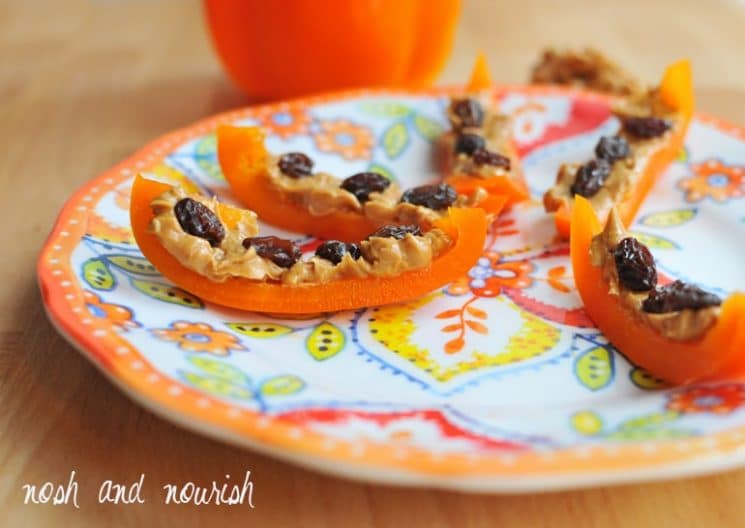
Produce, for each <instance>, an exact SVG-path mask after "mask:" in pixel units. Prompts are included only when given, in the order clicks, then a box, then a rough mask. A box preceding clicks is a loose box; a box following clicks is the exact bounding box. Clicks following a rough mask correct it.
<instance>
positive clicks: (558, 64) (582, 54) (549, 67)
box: [530, 48, 646, 96]
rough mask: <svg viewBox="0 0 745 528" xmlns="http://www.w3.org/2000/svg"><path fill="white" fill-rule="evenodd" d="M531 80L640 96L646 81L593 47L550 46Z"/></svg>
mask: <svg viewBox="0 0 745 528" xmlns="http://www.w3.org/2000/svg"><path fill="white" fill-rule="evenodd" d="M530 82H532V83H535V84H563V85H567V86H573V87H576V88H584V89H586V90H593V91H596V92H602V93H607V94H612V95H622V96H629V95H637V94H642V93H644V91H645V90H646V88H645V86H644V83H642V82H641V81H639V79H637V78H636V77H635V76H634V75H631V74H630V73H629V72H627V71H626V70H625V69H623V68H622V67H621V66H619V65H618V64H617V63H616V62H614V61H613V60H611V59H609V58H608V57H606V56H605V55H604V54H603V53H601V52H599V51H598V50H596V49H594V48H585V49H583V50H557V49H553V48H549V49H547V50H545V51H544V52H543V55H542V56H541V59H540V61H539V62H538V63H537V64H536V65H535V66H534V67H533V72H532V75H531V77H530Z"/></svg>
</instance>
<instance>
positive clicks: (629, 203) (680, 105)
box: [554, 59, 694, 239]
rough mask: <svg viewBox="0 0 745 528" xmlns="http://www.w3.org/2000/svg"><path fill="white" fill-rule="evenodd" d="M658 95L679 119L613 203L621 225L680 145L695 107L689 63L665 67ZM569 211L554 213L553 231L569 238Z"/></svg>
mask: <svg viewBox="0 0 745 528" xmlns="http://www.w3.org/2000/svg"><path fill="white" fill-rule="evenodd" d="M658 90H659V95H660V98H661V99H662V102H663V103H665V105H666V106H668V107H670V108H672V109H673V110H675V111H676V112H677V113H678V114H679V115H680V116H681V121H680V123H679V125H678V126H677V127H675V130H673V131H672V133H671V134H670V137H669V138H668V140H667V143H666V144H665V145H664V147H662V148H660V149H658V150H657V151H656V152H655V153H654V154H652V155H651V156H650V158H649V160H648V161H647V164H646V166H645V168H644V172H643V173H642V175H641V177H640V178H639V181H638V182H637V183H636V184H635V185H634V186H633V187H632V188H631V190H630V192H629V194H628V196H626V197H625V198H624V199H623V200H622V201H621V202H619V203H616V204H615V205H616V208H617V209H618V213H619V215H620V216H621V220H622V221H623V225H624V226H626V227H629V226H630V225H631V223H632V222H633V221H634V218H635V217H636V213H637V212H638V211H639V207H641V204H642V202H643V201H644V198H645V197H646V196H647V194H649V191H650V190H651V189H652V186H653V185H654V184H655V182H656V181H657V178H658V177H660V176H661V175H662V174H663V173H664V172H665V170H666V169H667V167H668V166H669V165H670V163H672V161H673V160H674V159H675V158H676V157H677V156H678V154H680V150H681V149H682V148H683V141H684V140H685V136H686V132H687V131H688V124H689V123H690V121H691V116H692V115H693V107H694V95H693V76H692V74H691V63H690V62H689V61H688V60H685V59H684V60H680V61H678V62H675V63H673V64H671V65H670V66H668V67H667V69H666V70H665V74H664V75H663V77H662V82H661V83H660V86H659V88H658ZM571 219H572V212H571V210H570V209H569V208H567V207H566V206H564V207H561V208H559V210H557V211H556V213H555V214H554V222H555V224H556V230H557V231H558V232H559V235H561V236H562V237H563V238H564V239H567V238H569V234H570V224H571Z"/></svg>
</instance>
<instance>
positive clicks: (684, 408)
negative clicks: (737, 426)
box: [667, 383, 745, 414]
mask: <svg viewBox="0 0 745 528" xmlns="http://www.w3.org/2000/svg"><path fill="white" fill-rule="evenodd" d="M743 404H745V386H743V385H740V384H736V383H730V384H727V385H718V386H715V387H692V388H690V389H688V390H685V391H683V392H679V393H677V394H674V395H672V396H671V398H670V401H669V402H668V404H667V408H668V409H670V410H673V411H680V412H683V413H714V414H728V413H731V412H732V411H734V410H736V409H738V408H739V407H741V406H742V405H743Z"/></svg>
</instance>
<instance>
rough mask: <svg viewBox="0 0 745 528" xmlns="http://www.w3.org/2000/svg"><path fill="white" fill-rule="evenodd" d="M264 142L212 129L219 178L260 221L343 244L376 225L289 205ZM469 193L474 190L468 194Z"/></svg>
mask: <svg viewBox="0 0 745 528" xmlns="http://www.w3.org/2000/svg"><path fill="white" fill-rule="evenodd" d="M264 140H265V135H264V132H263V130H261V129H260V128H258V127H237V126H231V125H221V126H219V127H218V129H217V154H218V158H219V160H220V166H221V167H222V172H223V174H224V175H225V179H226V180H227V181H228V183H229V184H230V188H231V190H232V191H233V194H235V196H236V198H238V200H239V201H240V202H241V203H242V204H243V205H244V206H245V207H247V208H249V209H251V210H252V211H254V212H255V213H256V214H258V215H259V218H261V219H262V221H264V222H267V223H269V224H271V225H273V226H276V227H280V228H282V229H286V230H288V231H293V232H296V233H303V234H308V235H314V236H317V237H320V238H330V239H336V240H342V241H344V242H357V241H359V240H361V239H363V238H365V237H366V236H367V235H369V234H370V233H372V232H373V231H375V230H376V229H377V228H378V227H380V226H379V225H375V224H374V223H372V222H371V221H370V219H369V218H367V217H366V216H365V215H363V214H362V213H360V212H355V211H337V212H334V213H332V214H327V215H313V214H311V213H310V212H309V211H308V210H307V209H306V208H305V207H303V206H302V205H299V204H297V203H295V202H293V201H292V200H291V199H289V198H288V196H287V195H285V194H284V193H282V192H281V191H280V190H279V189H277V187H276V186H275V185H273V184H272V182H271V179H270V177H269V173H268V171H267V160H268V158H269V153H268V152H267V150H266V147H265V146H264ZM475 190H476V189H475V187H474V188H473V189H472V191H471V192H474V191H475ZM469 194H470V193H469ZM504 203H505V201H504V199H503V198H502V197H500V196H489V197H488V198H487V199H485V200H483V201H482V202H481V203H479V205H478V207H479V208H481V209H484V210H485V211H486V212H487V213H490V214H492V215H495V216H496V215H497V214H499V212H500V211H501V210H502V208H503V206H504Z"/></svg>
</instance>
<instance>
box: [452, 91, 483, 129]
mask: <svg viewBox="0 0 745 528" xmlns="http://www.w3.org/2000/svg"><path fill="white" fill-rule="evenodd" d="M450 111H451V112H452V113H453V114H455V116H456V117H457V118H458V121H459V122H458V123H455V125H457V126H458V127H480V126H481V125H482V124H483V123H484V109H483V108H482V107H481V103H479V102H478V101H477V100H476V99H471V98H468V99H458V100H455V101H453V102H452V103H451V104H450Z"/></svg>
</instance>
